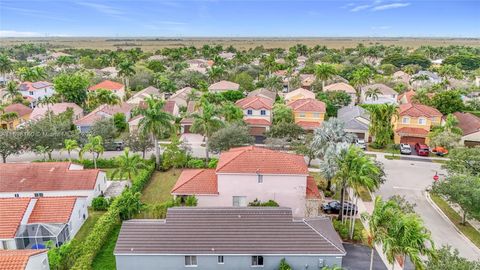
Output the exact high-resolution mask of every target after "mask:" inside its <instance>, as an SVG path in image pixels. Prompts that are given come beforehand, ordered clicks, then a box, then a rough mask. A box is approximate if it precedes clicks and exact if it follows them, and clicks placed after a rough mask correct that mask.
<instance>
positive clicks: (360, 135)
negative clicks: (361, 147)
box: [354, 133, 365, 140]
mask: <svg viewBox="0 0 480 270" xmlns="http://www.w3.org/2000/svg"><path fill="white" fill-rule="evenodd" d="M354 134H355V135H357V138H358V139H360V140H363V139H365V133H354Z"/></svg>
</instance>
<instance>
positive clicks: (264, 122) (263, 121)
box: [243, 118, 272, 127]
mask: <svg viewBox="0 0 480 270" xmlns="http://www.w3.org/2000/svg"><path fill="white" fill-rule="evenodd" d="M243 122H245V124H247V125H250V126H268V127H269V126H271V125H272V123H270V121H268V120H266V119H255V118H247V119H243Z"/></svg>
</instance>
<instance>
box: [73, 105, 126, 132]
mask: <svg viewBox="0 0 480 270" xmlns="http://www.w3.org/2000/svg"><path fill="white" fill-rule="evenodd" d="M133 108H134V105H132V104H129V103H126V102H124V103H122V104H120V105H106V104H103V105H100V106H98V108H96V109H95V110H93V111H91V112H90V113H89V114H87V115H85V116H84V117H82V118H80V119H78V120H77V121H75V125H77V126H91V125H93V123H95V121H97V120H100V119H103V118H105V117H107V116H113V115H114V114H116V113H123V114H129V113H130V112H131V111H132V109H133ZM127 119H128V117H127Z"/></svg>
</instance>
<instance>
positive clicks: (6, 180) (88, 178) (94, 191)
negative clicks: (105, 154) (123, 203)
mask: <svg viewBox="0 0 480 270" xmlns="http://www.w3.org/2000/svg"><path fill="white" fill-rule="evenodd" d="M0 179H2V181H0V198H14V197H20V198H23V197H27V198H33V197H42V196H53V197H55V196H83V197H87V205H88V206H90V204H91V202H92V200H93V198H95V197H98V196H100V195H101V194H102V193H103V192H104V191H105V189H106V186H107V177H106V174H105V172H104V171H101V170H98V169H84V168H83V166H82V165H78V164H74V163H70V162H38V163H2V164H0Z"/></svg>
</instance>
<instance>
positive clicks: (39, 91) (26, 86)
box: [18, 81, 55, 108]
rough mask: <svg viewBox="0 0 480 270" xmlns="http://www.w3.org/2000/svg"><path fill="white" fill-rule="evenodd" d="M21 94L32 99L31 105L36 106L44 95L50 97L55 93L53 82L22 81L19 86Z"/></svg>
mask: <svg viewBox="0 0 480 270" xmlns="http://www.w3.org/2000/svg"><path fill="white" fill-rule="evenodd" d="M18 90H19V91H20V94H22V96H23V97H24V98H26V99H27V100H29V101H30V107H32V108H35V107H36V106H37V105H38V101H39V100H40V99H42V98H44V97H50V96H52V95H53V94H55V89H54V88H53V84H52V83H50V82H45V81H38V82H22V83H21V84H20V85H19V86H18Z"/></svg>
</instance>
